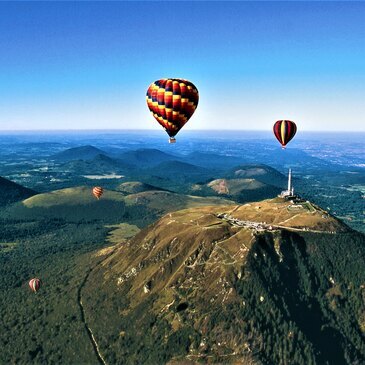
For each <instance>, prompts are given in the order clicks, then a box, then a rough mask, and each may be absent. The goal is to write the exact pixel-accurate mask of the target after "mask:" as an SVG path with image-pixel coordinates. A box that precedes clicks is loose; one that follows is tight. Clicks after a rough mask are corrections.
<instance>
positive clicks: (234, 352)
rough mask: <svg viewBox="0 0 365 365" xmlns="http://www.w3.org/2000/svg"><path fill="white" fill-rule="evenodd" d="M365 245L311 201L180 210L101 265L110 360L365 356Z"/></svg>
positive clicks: (98, 314) (103, 329)
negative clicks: (295, 203)
mask: <svg viewBox="0 0 365 365" xmlns="http://www.w3.org/2000/svg"><path fill="white" fill-rule="evenodd" d="M364 243H365V236H364V235H363V234H360V233H357V232H354V231H351V230H350V229H349V228H348V227H347V226H346V225H344V224H343V223H341V222H340V221H338V220H336V219H335V218H334V217H332V216H330V215H328V213H327V212H325V211H324V210H322V209H321V208H319V207H316V206H314V205H312V204H311V203H309V202H306V203H302V204H297V205H294V204H292V203H290V202H288V201H285V200H283V199H279V198H276V199H272V200H266V201H261V202H256V203H252V204H245V205H241V206H239V205H238V206H233V207H232V206H227V207H225V206H220V207H201V208H194V209H185V210H182V211H178V212H174V213H169V214H166V215H165V216H163V217H162V218H161V219H160V220H159V221H157V222H156V223H154V224H153V225H151V226H149V227H147V228H145V229H143V230H142V231H140V232H139V233H138V234H137V235H136V236H135V237H134V238H132V239H130V240H129V241H127V242H124V243H122V244H119V245H118V244H117V245H115V246H114V248H113V249H114V251H113V250H112V249H111V250H109V252H112V253H111V254H110V255H109V256H105V259H104V261H102V263H101V264H100V265H99V266H97V267H96V268H95V269H94V270H93V271H92V272H91V274H90V276H89V278H88V281H87V283H86V285H85V287H84V290H83V296H82V301H83V303H84V306H85V313H86V318H87V321H88V323H89V325H90V327H91V328H93V333H94V336H95V337H96V338H97V340H98V346H99V350H100V352H101V354H102V355H103V357H104V358H105V360H106V362H107V363H115V364H121V363H123V364H135V363H151V364H152V363H153V364H161V363H164V364H166V363H167V364H177V363H186V364H193V363H196V362H202V363H208V362H209V363H224V364H229V363H235V364H237V363H243V364H282V365H284V364H289V363H290V364H303V365H304V364H331V365H332V364H335V365H337V364H363V363H364V362H365V341H364V336H365V292H364V290H365V289H364V288H365V272H364V270H363V268H364V265H365V245H364ZM100 283H102V285H100Z"/></svg>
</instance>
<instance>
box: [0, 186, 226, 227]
mask: <svg viewBox="0 0 365 365" xmlns="http://www.w3.org/2000/svg"><path fill="white" fill-rule="evenodd" d="M229 203H231V202H230V201H229V200H224V199H221V198H215V197H211V198H204V197H195V196H189V195H182V194H175V193H171V192H168V191H163V190H160V191H159V190H153V191H142V192H139V193H134V194H130V195H127V196H125V194H122V193H121V192H118V191H114V190H107V189H106V190H105V191H104V194H103V196H102V197H101V198H100V200H97V199H96V198H95V197H94V196H93V195H92V193H91V188H90V187H86V186H81V187H75V188H66V189H61V190H56V191H52V192H49V193H43V194H38V195H36V196H33V197H31V198H28V199H25V200H23V201H22V202H19V203H16V204H14V205H12V206H10V207H8V208H7V209H6V210H5V211H4V212H3V215H4V216H5V217H7V218H12V219H62V220H64V221H66V222H83V223H85V222H93V221H102V222H105V223H114V224H115V223H120V222H123V221H128V222H129V223H133V224H137V225H138V226H145V225H146V224H149V223H152V222H153V221H154V220H156V219H157V218H158V217H160V216H161V215H163V214H165V213H167V212H170V211H174V210H180V209H183V208H187V207H198V206H204V205H215V204H218V205H222V204H229Z"/></svg>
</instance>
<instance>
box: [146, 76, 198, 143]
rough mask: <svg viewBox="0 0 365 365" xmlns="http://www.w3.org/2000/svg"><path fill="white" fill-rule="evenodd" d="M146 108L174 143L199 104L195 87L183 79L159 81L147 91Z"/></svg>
mask: <svg viewBox="0 0 365 365" xmlns="http://www.w3.org/2000/svg"><path fill="white" fill-rule="evenodd" d="M146 99H147V106H148V108H149V109H150V111H151V113H152V115H153V116H154V117H155V119H156V120H157V122H158V123H160V124H161V125H162V127H163V128H164V129H165V131H166V132H167V134H168V135H169V136H170V140H169V142H170V143H175V142H176V139H175V136H176V134H177V133H178V132H179V130H180V129H181V128H182V127H183V126H184V125H185V123H186V122H187V121H188V120H189V119H190V117H191V116H192V115H193V114H194V112H195V109H196V108H197V106H198V102H199V93H198V89H197V88H196V87H195V85H194V84H193V83H192V82H190V81H188V80H184V79H161V80H157V81H155V82H154V83H152V84H151V85H150V87H149V88H148V90H147V96H146Z"/></svg>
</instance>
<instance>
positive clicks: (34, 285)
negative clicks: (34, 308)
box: [29, 278, 41, 293]
mask: <svg viewBox="0 0 365 365" xmlns="http://www.w3.org/2000/svg"><path fill="white" fill-rule="evenodd" d="M29 287H30V289H31V290H32V291H33V292H34V293H36V292H37V291H38V290H39V288H40V287H41V281H40V280H39V279H37V278H34V279H31V280H29Z"/></svg>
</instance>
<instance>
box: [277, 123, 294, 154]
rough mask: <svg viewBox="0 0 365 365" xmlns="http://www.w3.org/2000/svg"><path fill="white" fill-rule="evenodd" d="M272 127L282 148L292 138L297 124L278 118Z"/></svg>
mask: <svg viewBox="0 0 365 365" xmlns="http://www.w3.org/2000/svg"><path fill="white" fill-rule="evenodd" d="M273 129H274V134H275V137H276V139H277V140H278V141H279V142H280V143H281V146H282V148H283V149H285V148H286V145H287V143H288V142H290V141H291V140H292V139H293V137H294V136H295V133H296V132H297V126H296V124H295V123H294V122H292V121H291V120H278V121H277V122H276V123H275V124H274V128H273Z"/></svg>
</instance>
